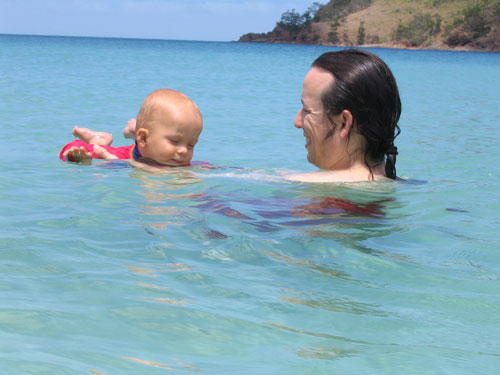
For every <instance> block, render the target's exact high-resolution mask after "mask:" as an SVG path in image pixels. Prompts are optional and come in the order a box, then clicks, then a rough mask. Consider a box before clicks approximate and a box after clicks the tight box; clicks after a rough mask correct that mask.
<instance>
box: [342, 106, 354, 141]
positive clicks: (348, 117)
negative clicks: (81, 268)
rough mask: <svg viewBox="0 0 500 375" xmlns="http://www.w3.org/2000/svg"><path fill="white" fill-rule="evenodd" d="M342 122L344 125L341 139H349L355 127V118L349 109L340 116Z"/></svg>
mask: <svg viewBox="0 0 500 375" xmlns="http://www.w3.org/2000/svg"><path fill="white" fill-rule="evenodd" d="M340 121H341V125H342V126H341V128H340V137H341V138H347V137H348V136H349V132H350V131H351V129H352V127H353V121H354V118H353V117H352V113H351V112H350V111H348V110H347V109H344V110H343V111H342V113H341V114H340Z"/></svg>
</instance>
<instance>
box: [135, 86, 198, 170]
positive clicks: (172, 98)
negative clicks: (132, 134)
mask: <svg viewBox="0 0 500 375" xmlns="http://www.w3.org/2000/svg"><path fill="white" fill-rule="evenodd" d="M136 129H137V130H136V140H137V147H138V148H139V152H140V153H141V155H142V156H143V157H144V158H146V159H150V160H154V161H156V162H158V163H160V164H164V165H170V166H182V165H187V164H189V162H190V161H191V158H192V157H193V150H194V146H195V145H196V143H197V142H198V137H199V136H200V133H201V131H202V129H203V119H202V117H201V113H200V110H199V109H198V107H197V106H196V104H194V102H193V101H191V99H189V98H188V97H187V96H186V95H184V94H182V93H180V92H178V91H175V90H169V89H161V90H156V91H154V92H152V93H151V94H149V95H148V96H147V97H146V99H145V100H144V102H143V103H142V106H141V109H140V111H139V114H138V115H137V128H136Z"/></svg>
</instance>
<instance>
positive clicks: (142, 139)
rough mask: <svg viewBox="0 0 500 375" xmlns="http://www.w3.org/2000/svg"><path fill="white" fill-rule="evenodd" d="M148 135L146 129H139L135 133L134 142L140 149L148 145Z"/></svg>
mask: <svg viewBox="0 0 500 375" xmlns="http://www.w3.org/2000/svg"><path fill="white" fill-rule="evenodd" d="M148 135H149V130H148V129H145V128H140V129H139V130H137V132H136V133H135V140H136V141H137V144H138V145H140V146H141V147H144V146H146V144H147V143H148V142H147V141H148Z"/></svg>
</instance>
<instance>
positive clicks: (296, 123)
mask: <svg viewBox="0 0 500 375" xmlns="http://www.w3.org/2000/svg"><path fill="white" fill-rule="evenodd" d="M293 125H294V126H295V127H296V128H298V129H300V128H302V110H300V111H299V112H298V113H297V115H296V116H295V121H294V122H293Z"/></svg>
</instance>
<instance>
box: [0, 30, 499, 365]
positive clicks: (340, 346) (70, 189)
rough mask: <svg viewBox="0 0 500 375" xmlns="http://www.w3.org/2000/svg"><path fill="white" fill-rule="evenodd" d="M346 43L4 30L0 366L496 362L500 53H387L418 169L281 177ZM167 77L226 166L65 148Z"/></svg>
mask: <svg viewBox="0 0 500 375" xmlns="http://www.w3.org/2000/svg"><path fill="white" fill-rule="evenodd" d="M333 49H334V48H328V47H320V46H296V45H268V44H239V43H215V42H213V43H210V42H184V41H161V40H130V39H128V40H127V39H99V38H64V37H39V36H12V35H11V36H9V35H1V36H0V72H1V74H0V129H1V134H2V137H1V139H0V150H1V151H2V158H1V159H0V166H1V170H2V177H1V178H0V199H1V201H0V202H1V206H0V207H1V214H0V225H1V226H0V228H1V229H0V373H1V374H2V375H3V374H8V375H10V374H13V375H14V374H15V375H17V374H51V375H57V374H64V375H68V374H92V375H102V374H103V375H113V374H134V375H137V374H198V373H199V374H276V375H277V374H419V375H420V374H453V375H456V374H495V373H498V369H499V368H500V349H499V348H500V334H499V328H498V327H499V326H500V247H499V244H498V242H499V232H500V225H499V224H500V220H499V217H500V215H499V213H500V152H499V145H500V131H499V129H498V128H499V126H500V114H499V109H500V92H499V87H500V54H492V53H472V52H442V51H441V52H439V51H405V50H390V49H373V50H372V51H373V52H375V53H376V54H378V55H379V56H381V57H382V58H383V59H384V60H385V61H386V62H387V63H388V65H389V66H390V67H391V69H392V70H393V72H394V75H395V77H396V79H397V81H398V84H399V87H400V91H401V98H402V102H403V115H402V118H401V121H400V126H401V129H402V133H401V135H400V136H399V137H398V138H397V141H396V145H397V146H398V149H399V152H400V154H399V156H398V163H397V169H398V175H400V176H401V177H403V178H404V179H405V180H406V181H405V182H390V183H358V184H319V185H313V184H303V183H295V182H293V183H292V182H287V181H286V180H284V179H283V178H282V176H283V174H286V173H291V172H304V171H312V170H314V167H313V166H311V165H309V164H308V163H307V160H306V150H305V148H304V138H303V136H302V132H301V131H300V130H297V129H295V128H294V127H293V119H294V116H295V114H296V112H297V111H298V109H299V108H300V95H301V85H302V80H303V77H304V76H305V74H306V73H307V71H308V69H309V66H310V64H311V62H312V61H313V60H314V59H315V58H316V57H317V56H319V55H320V54H321V53H323V52H325V51H328V50H333ZM163 87H169V88H174V89H177V90H180V91H182V92H184V93H186V94H187V95H188V96H190V97H191V98H192V99H193V100H194V101H195V102H196V103H197V104H198V105H199V107H200V109H201V111H202V113H203V115H204V124H205V128H204V131H203V133H202V136H201V138H200V142H199V144H198V145H197V147H196V150H195V157H194V160H202V161H207V162H210V163H212V164H214V165H215V166H216V167H217V168H216V169H201V168H194V167H193V168H186V169H182V170H181V169H178V170H172V171H169V172H168V173H164V174H155V173H150V172H146V171H143V170H139V169H135V168H133V167H131V166H130V165H129V164H128V163H127V162H125V161H115V162H112V163H110V162H105V161H97V162H95V163H93V164H92V165H90V166H82V165H75V164H70V163H63V162H60V161H59V160H58V152H59V150H60V148H61V147H62V146H63V145H64V144H65V143H66V142H68V141H69V140H71V139H72V135H71V129H72V127H73V126H74V125H79V126H86V127H91V128H94V129H98V130H104V131H108V132H111V133H113V134H114V136H115V141H114V144H116V145H126V144H128V143H127V141H126V140H124V139H123V137H122V136H121V130H122V128H123V126H124V125H125V123H126V121H127V120H128V119H129V118H131V117H134V116H135V115H136V113H137V111H138V109H139V106H140V104H141V102H142V100H143V99H144V97H145V96H146V95H147V94H148V93H149V92H151V91H153V90H155V89H158V88H163Z"/></svg>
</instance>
